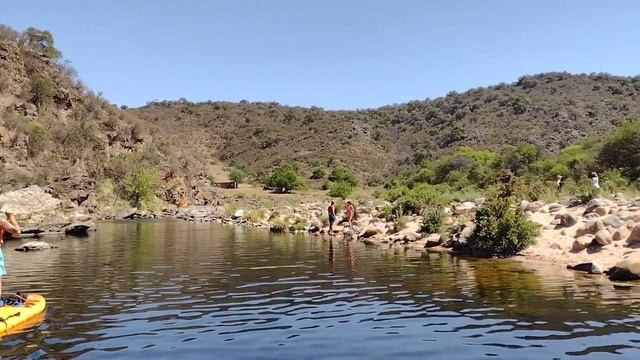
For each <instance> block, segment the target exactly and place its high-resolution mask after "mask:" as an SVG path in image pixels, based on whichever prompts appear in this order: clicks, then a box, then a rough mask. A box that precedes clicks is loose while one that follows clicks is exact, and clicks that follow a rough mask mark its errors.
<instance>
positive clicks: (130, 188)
mask: <svg viewBox="0 0 640 360" xmlns="http://www.w3.org/2000/svg"><path fill="white" fill-rule="evenodd" d="M158 181H159V177H158V174H157V172H156V170H155V169H151V168H140V169H136V170H134V171H133V172H132V173H131V174H130V175H129V176H128V177H127V178H126V179H125V180H124V182H123V184H122V186H121V189H122V190H121V191H122V193H123V196H124V198H125V199H127V200H129V202H130V203H131V204H132V205H134V206H138V207H140V208H143V209H144V208H149V207H150V206H154V205H156V204H157V202H158V199H157V197H156V195H155V191H156V187H157V185H158Z"/></svg>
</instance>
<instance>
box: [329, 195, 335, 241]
mask: <svg viewBox="0 0 640 360" xmlns="http://www.w3.org/2000/svg"><path fill="white" fill-rule="evenodd" d="M327 212H328V213H329V235H333V224H334V223H335V222H336V202H335V201H333V200H331V204H329V207H328V208H327Z"/></svg>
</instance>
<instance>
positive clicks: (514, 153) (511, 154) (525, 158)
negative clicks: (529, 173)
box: [503, 143, 540, 175]
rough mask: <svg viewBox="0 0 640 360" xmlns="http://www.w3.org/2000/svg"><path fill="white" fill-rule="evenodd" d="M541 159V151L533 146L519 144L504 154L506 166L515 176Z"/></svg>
mask: <svg viewBox="0 0 640 360" xmlns="http://www.w3.org/2000/svg"><path fill="white" fill-rule="evenodd" d="M539 157H540V151H539V150H538V149H537V148H536V147H535V146H533V145H531V144H526V143H523V144H519V145H518V146H516V147H515V148H509V149H507V150H506V151H505V152H504V155H503V158H504V165H505V166H506V167H507V168H508V169H509V170H511V172H513V173H514V174H516V175H517V174H519V173H520V172H521V171H523V170H526V169H527V167H529V165H531V164H533V163H534V162H535V161H537V160H538V158H539Z"/></svg>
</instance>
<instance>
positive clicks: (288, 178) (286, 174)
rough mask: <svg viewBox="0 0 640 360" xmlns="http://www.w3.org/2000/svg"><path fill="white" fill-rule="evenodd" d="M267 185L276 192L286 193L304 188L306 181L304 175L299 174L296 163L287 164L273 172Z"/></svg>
mask: <svg viewBox="0 0 640 360" xmlns="http://www.w3.org/2000/svg"><path fill="white" fill-rule="evenodd" d="M265 185H267V186H268V187H270V188H272V189H274V190H275V191H276V192H280V193H286V192H291V191H292V190H297V189H300V188H302V187H303V186H304V185H305V183H304V180H303V179H302V177H301V176H300V175H298V169H297V167H296V166H295V165H293V164H285V165H282V166H280V167H279V168H278V169H276V171H274V172H273V174H272V175H271V176H270V177H269V178H268V179H267V182H266V184H265Z"/></svg>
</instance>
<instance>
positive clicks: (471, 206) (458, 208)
mask: <svg viewBox="0 0 640 360" xmlns="http://www.w3.org/2000/svg"><path fill="white" fill-rule="evenodd" d="M477 210H478V206H477V205H476V204H475V203H473V202H471V201H465V202H463V203H461V204H457V205H454V207H453V213H454V214H456V215H463V214H470V213H474V212H476V211H477Z"/></svg>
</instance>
